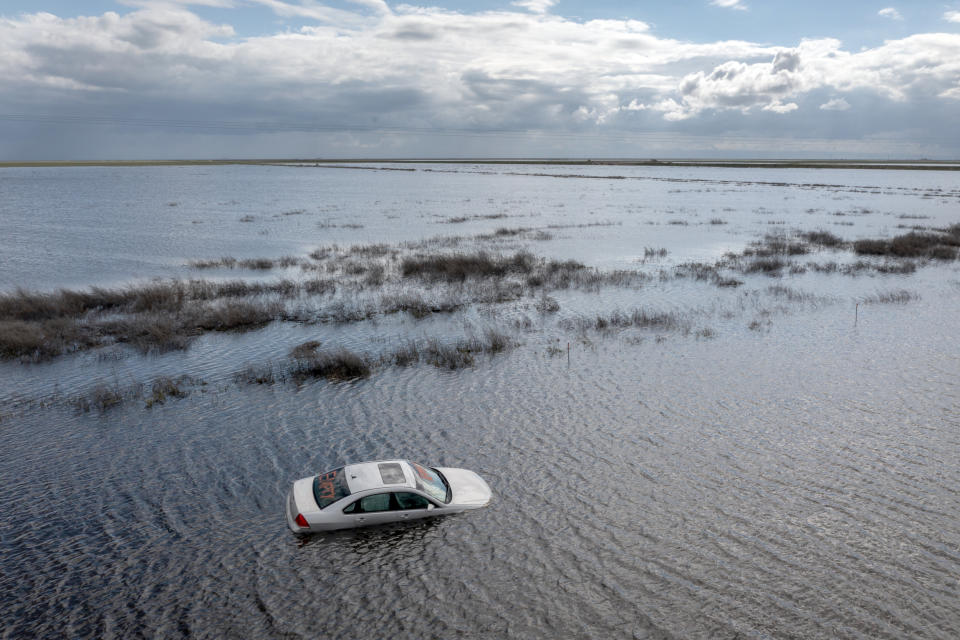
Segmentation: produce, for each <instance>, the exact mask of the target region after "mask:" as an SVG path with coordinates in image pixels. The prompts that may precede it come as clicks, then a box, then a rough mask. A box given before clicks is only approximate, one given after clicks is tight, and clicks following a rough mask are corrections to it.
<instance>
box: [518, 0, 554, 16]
mask: <svg viewBox="0 0 960 640" xmlns="http://www.w3.org/2000/svg"><path fill="white" fill-rule="evenodd" d="M510 4H512V5H513V6H515V7H522V8H523V9H526V10H528V11H532V12H533V13H546V12H547V11H549V10H550V7H552V6H553V5H555V4H557V0H514V2H511V3H510Z"/></svg>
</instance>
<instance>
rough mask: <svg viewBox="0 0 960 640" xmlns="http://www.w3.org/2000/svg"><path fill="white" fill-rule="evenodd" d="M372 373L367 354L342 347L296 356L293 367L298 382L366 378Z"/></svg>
mask: <svg viewBox="0 0 960 640" xmlns="http://www.w3.org/2000/svg"><path fill="white" fill-rule="evenodd" d="M301 346H303V345H301ZM370 373H371V365H370V361H369V360H368V358H367V357H366V356H363V355H360V354H357V353H354V352H353V351H350V350H348V349H344V348H342V347H341V348H339V349H337V350H334V351H315V352H314V353H312V354H311V355H309V356H304V357H299V358H296V359H295V363H294V366H293V367H292V369H291V375H292V377H293V379H294V380H296V381H298V382H301V381H304V380H307V379H309V378H327V379H330V380H355V379H358V378H366V377H368V376H369V375H370Z"/></svg>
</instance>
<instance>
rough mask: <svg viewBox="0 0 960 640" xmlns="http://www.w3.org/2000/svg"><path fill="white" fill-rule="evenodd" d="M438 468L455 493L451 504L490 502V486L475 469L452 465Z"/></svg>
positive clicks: (477, 504) (469, 504)
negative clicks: (457, 467)
mask: <svg viewBox="0 0 960 640" xmlns="http://www.w3.org/2000/svg"><path fill="white" fill-rule="evenodd" d="M437 470H438V471H440V473H442V474H443V477H444V478H446V479H447V482H449V483H450V491H451V493H452V494H453V496H452V498H451V499H450V504H452V505H453V504H457V505H468V506H476V507H482V506H484V505H486V504H487V503H488V502H490V497H491V496H492V494H491V492H490V487H489V486H487V483H486V482H485V481H484V479H483V478H481V477H480V476H478V475H477V474H476V473H474V472H473V471H470V470H469V469H454V468H451V467H437Z"/></svg>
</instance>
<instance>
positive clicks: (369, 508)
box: [358, 493, 390, 513]
mask: <svg viewBox="0 0 960 640" xmlns="http://www.w3.org/2000/svg"><path fill="white" fill-rule="evenodd" d="M358 502H359V503H360V504H359V507H358V509H359V510H360V511H362V512H363V513H376V512H378V511H389V510H390V494H389V493H376V494H374V495H372V496H364V497H362V498H360V500H359V501H358Z"/></svg>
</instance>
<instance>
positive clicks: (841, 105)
mask: <svg viewBox="0 0 960 640" xmlns="http://www.w3.org/2000/svg"><path fill="white" fill-rule="evenodd" d="M849 108H850V103H849V102H847V101H846V100H844V99H843V98H831V99H830V100H828V101H826V102H824V103H823V104H822V105H820V110H821V111H846V110H848V109H849Z"/></svg>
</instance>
